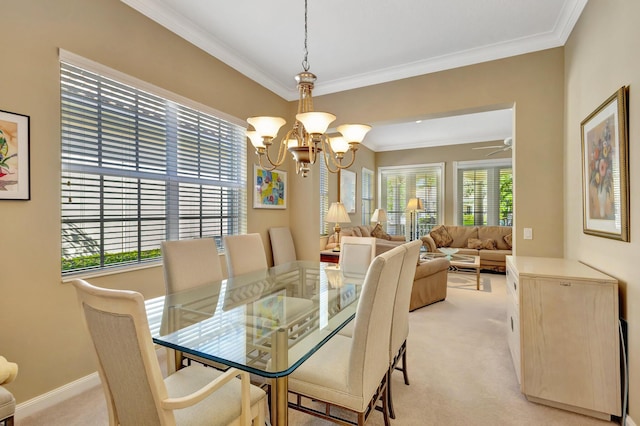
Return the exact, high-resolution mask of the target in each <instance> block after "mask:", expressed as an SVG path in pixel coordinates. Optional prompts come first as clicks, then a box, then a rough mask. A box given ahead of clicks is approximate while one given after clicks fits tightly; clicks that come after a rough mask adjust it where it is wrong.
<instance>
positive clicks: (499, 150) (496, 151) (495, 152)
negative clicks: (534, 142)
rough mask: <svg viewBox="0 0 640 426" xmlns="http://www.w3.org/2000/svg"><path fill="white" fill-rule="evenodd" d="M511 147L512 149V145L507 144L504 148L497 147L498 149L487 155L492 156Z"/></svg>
mask: <svg viewBox="0 0 640 426" xmlns="http://www.w3.org/2000/svg"><path fill="white" fill-rule="evenodd" d="M510 149H511V145H508V146H505V147H504V148H502V149H497V150H495V151H493V152H490V153H488V154H487V157H490V156H492V155H494V154H497V153H499V152H504V151H508V150H510Z"/></svg>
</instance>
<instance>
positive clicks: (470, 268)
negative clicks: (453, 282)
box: [420, 253, 480, 290]
mask: <svg viewBox="0 0 640 426" xmlns="http://www.w3.org/2000/svg"><path fill="white" fill-rule="evenodd" d="M437 258H446V259H448V260H449V263H450V265H449V271H451V272H471V273H475V274H476V290H480V256H474V255H469V254H458V253H456V254H451V255H447V254H444V253H422V254H421V255H420V259H421V260H424V261H429V260H432V259H437Z"/></svg>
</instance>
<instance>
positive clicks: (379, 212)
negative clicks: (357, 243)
mask: <svg viewBox="0 0 640 426" xmlns="http://www.w3.org/2000/svg"><path fill="white" fill-rule="evenodd" d="M386 221H387V212H385V211H384V209H375V210H374V211H373V214H372V215H371V222H372V223H373V222H375V223H385V222H386Z"/></svg>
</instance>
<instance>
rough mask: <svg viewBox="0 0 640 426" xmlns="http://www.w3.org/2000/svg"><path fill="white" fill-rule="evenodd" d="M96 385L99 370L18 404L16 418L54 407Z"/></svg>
mask: <svg viewBox="0 0 640 426" xmlns="http://www.w3.org/2000/svg"><path fill="white" fill-rule="evenodd" d="M95 386H100V376H99V375H98V372H97V371H96V372H95V373H93V374H89V375H88V376H85V377H82V378H80V379H78V380H76V381H73V382H71V383H67V384H66V385H64V386H60V387H59V388H57V389H54V390H52V391H49V392H47V393H45V394H42V395H38V396H36V397H35V398H32V399H30V400H28V401H25V402H22V403H20V404H18V405H17V406H16V415H15V418H16V420H20V419H23V418H25V417H28V416H31V415H33V414H35V413H37V412H38V411H41V410H44V409H46V408H50V407H53V406H54V405H56V404H59V403H60V402H62V401H65V400H67V399H69V398H73V397H74V396H77V395H80V394H81V393H83V392H85V391H87V390H89V389H91V388H93V387H95Z"/></svg>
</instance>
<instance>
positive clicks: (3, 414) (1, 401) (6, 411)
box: [0, 386, 16, 426]
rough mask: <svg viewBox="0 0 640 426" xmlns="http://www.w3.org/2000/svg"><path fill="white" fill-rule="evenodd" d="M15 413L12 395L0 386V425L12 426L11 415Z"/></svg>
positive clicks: (14, 401)
mask: <svg viewBox="0 0 640 426" xmlns="http://www.w3.org/2000/svg"><path fill="white" fill-rule="evenodd" d="M15 411H16V400H15V398H14V397H13V394H12V393H11V392H9V391H8V390H6V389H5V388H3V387H2V386H0V424H3V425H7V426H13V414H14V413H15Z"/></svg>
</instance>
